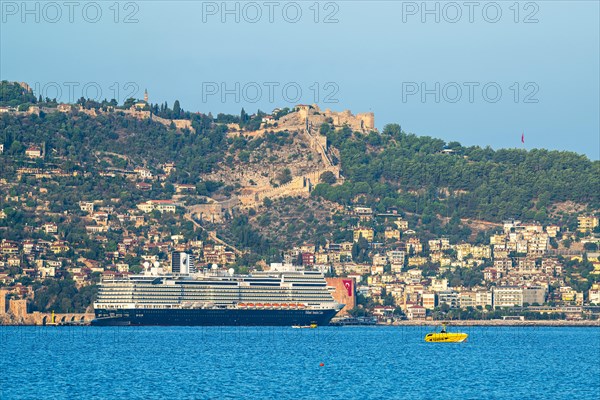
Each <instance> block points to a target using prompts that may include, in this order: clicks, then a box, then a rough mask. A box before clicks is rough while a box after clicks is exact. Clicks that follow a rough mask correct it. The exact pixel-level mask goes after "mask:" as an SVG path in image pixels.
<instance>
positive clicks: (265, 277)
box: [92, 269, 344, 326]
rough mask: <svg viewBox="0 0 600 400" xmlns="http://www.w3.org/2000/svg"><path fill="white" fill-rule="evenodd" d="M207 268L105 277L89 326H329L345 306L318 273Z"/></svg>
mask: <svg viewBox="0 0 600 400" xmlns="http://www.w3.org/2000/svg"><path fill="white" fill-rule="evenodd" d="M232 272H233V270H229V272H221V273H218V272H217V271H215V270H210V269H209V270H206V271H203V272H200V273H191V274H156V273H152V272H145V273H144V274H142V275H130V276H122V277H111V278H105V279H103V280H102V282H101V283H100V288H99V292H98V298H97V300H96V302H94V310H95V316H96V318H95V319H94V320H93V321H92V324H93V325H205V326H207V325H216V326H218V325H221V326H224V325H234V326H235V325H238V326H253V325H265V326H294V325H300V326H304V325H311V324H312V325H314V324H317V325H327V324H328V323H329V321H330V320H331V318H333V317H334V316H335V315H336V313H337V312H338V311H340V310H341V309H342V308H343V307H344V305H343V304H340V303H338V302H336V301H335V300H334V299H333V296H332V293H331V291H332V288H329V287H328V286H327V283H326V282H325V277H324V275H323V274H322V273H320V272H318V271H295V270H283V271H277V270H271V271H263V272H254V273H252V274H250V275H234V274H233V273H232Z"/></svg>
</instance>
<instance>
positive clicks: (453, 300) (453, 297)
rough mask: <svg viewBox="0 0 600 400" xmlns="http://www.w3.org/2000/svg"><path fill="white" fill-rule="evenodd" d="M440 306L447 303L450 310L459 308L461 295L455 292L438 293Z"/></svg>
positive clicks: (444, 291)
mask: <svg viewBox="0 0 600 400" xmlns="http://www.w3.org/2000/svg"><path fill="white" fill-rule="evenodd" d="M437 297H438V304H440V305H441V304H442V303H446V304H447V305H448V306H450V308H458V307H459V295H458V293H457V292H455V291H453V290H443V291H440V292H438V293H437Z"/></svg>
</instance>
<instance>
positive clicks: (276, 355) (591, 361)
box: [0, 327, 600, 400]
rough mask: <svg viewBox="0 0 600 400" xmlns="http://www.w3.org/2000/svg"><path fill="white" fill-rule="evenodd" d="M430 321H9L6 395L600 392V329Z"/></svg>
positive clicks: (1, 357)
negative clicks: (240, 324) (447, 328)
mask: <svg viewBox="0 0 600 400" xmlns="http://www.w3.org/2000/svg"><path fill="white" fill-rule="evenodd" d="M429 331H430V328H427V327H319V328H317V329H293V328H268V327H260V328H237V327H226V328H217V327H214V328H213V327H211V328H206V327H0V398H1V399H3V400H4V399H167V398H170V399H246V398H247V399H319V400H323V399H548V398H551V399H593V400H598V399H599V398H600V328H535V327H468V328H460V327H454V328H453V331H463V332H466V333H468V334H469V339H468V341H467V342H465V343H460V344H457V343H425V342H424V341H423V337H424V335H425V334H426V333H427V332H429Z"/></svg>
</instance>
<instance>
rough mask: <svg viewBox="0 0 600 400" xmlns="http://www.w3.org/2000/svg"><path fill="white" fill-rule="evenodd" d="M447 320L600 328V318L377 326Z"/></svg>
mask: <svg viewBox="0 0 600 400" xmlns="http://www.w3.org/2000/svg"><path fill="white" fill-rule="evenodd" d="M442 322H445V323H446V324H447V325H448V326H509V327H526V326H534V327H590V328H600V320H575V321H568V320H529V321H528V320H525V321H519V320H497V319H491V320H490V319H488V320H485V319H481V320H448V321H398V322H394V323H392V324H377V326H439V325H441V324H442Z"/></svg>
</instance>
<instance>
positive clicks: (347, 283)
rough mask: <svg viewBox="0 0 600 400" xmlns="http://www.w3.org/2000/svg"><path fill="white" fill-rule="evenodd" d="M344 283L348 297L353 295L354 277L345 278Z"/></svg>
mask: <svg viewBox="0 0 600 400" xmlns="http://www.w3.org/2000/svg"><path fill="white" fill-rule="evenodd" d="M342 283H343V284H344V287H345V288H346V291H347V292H348V297H352V292H353V291H352V279H343V280H342Z"/></svg>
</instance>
